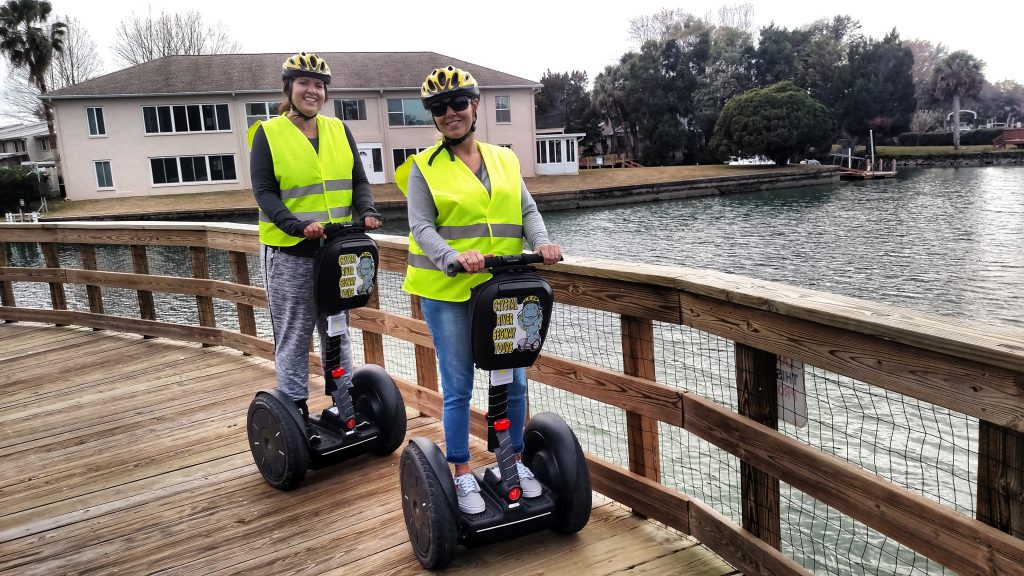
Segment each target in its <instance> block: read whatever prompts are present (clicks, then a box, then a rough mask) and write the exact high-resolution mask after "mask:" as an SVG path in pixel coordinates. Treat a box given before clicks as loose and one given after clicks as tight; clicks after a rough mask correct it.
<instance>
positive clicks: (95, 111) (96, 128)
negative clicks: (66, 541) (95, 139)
mask: <svg viewBox="0 0 1024 576" xmlns="http://www.w3.org/2000/svg"><path fill="white" fill-rule="evenodd" d="M85 115H86V116H87V117H88V118H89V136H106V134H107V126H106V124H104V123H103V108H86V109H85Z"/></svg>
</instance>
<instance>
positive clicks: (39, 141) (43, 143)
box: [36, 136, 50, 152]
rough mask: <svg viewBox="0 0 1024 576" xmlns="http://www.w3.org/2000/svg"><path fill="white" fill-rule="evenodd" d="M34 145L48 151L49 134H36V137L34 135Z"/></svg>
mask: <svg viewBox="0 0 1024 576" xmlns="http://www.w3.org/2000/svg"><path fill="white" fill-rule="evenodd" d="M36 147H38V148H39V149H40V150H42V151H43V152H46V151H48V150H49V149H50V137H49V136H38V137H36Z"/></svg>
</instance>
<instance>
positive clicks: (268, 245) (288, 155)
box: [249, 52, 382, 442]
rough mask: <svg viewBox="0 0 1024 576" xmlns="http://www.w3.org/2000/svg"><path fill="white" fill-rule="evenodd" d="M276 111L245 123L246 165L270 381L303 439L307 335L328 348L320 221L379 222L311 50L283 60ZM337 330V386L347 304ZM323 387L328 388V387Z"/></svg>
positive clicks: (348, 362) (321, 65)
mask: <svg viewBox="0 0 1024 576" xmlns="http://www.w3.org/2000/svg"><path fill="white" fill-rule="evenodd" d="M281 76H282V78H283V80H284V97H283V99H282V102H281V105H280V107H279V113H280V116H277V117H276V118H272V119H270V120H267V121H266V122H257V123H256V124H255V125H253V126H252V127H251V128H250V129H249V145H250V148H251V155H250V172H251V175H252V188H253V194H254V195H255V197H256V203H257V205H259V208H260V210H259V230H260V242H261V243H262V244H263V246H262V247H261V250H260V257H261V262H262V267H263V279H264V285H265V286H266V289H267V302H268V305H269V307H270V320H271V326H272V328H273V331H274V345H275V350H274V360H275V364H276V368H277V386H278V389H280V390H281V392H282V393H284V394H285V395H287V396H288V397H289V398H291V399H292V400H293V401H294V402H295V404H296V406H297V407H298V409H299V411H300V412H301V413H302V415H303V417H304V418H305V419H306V422H307V433H308V434H309V437H310V438H309V439H310V441H311V442H317V441H319V437H318V436H317V435H316V433H315V432H314V431H313V429H312V428H311V427H310V426H309V425H308V422H309V408H308V407H307V405H306V398H307V397H308V395H309V361H308V359H307V355H308V354H309V341H310V338H312V336H313V328H314V326H315V327H316V329H317V331H318V332H319V333H320V352H321V359H322V360H324V362H323V365H324V366H331V365H335V366H336V365H338V363H334V362H331V363H329V362H328V361H327V359H324V358H323V354H324V351H325V350H327V349H328V347H327V346H326V340H327V317H326V315H325V314H323V313H321V312H320V311H319V310H317V309H316V304H315V302H316V300H315V293H316V285H315V279H316V272H315V270H314V266H313V263H314V257H315V256H316V253H317V250H318V249H319V247H320V245H321V242H322V239H323V238H324V224H327V223H329V222H347V221H350V220H353V219H356V220H357V221H361V222H362V223H363V225H364V226H365V227H366V228H367V229H374V228H379V227H380V225H381V223H382V222H381V217H380V214H379V213H378V212H377V210H376V208H374V205H373V196H372V194H371V192H370V184H369V181H368V180H367V179H366V174H365V172H364V171H363V165H362V162H360V161H359V160H358V159H357V157H356V155H355V152H356V151H357V150H358V148H357V147H356V142H355V139H354V138H353V137H352V133H351V132H349V130H348V127H347V126H345V125H344V124H342V122H341V120H339V119H337V118H330V117H326V116H322V115H320V114H319V112H320V109H321V108H322V107H323V105H324V104H325V103H326V101H327V85H328V84H330V82H331V69H330V67H329V66H327V63H326V62H324V61H323V59H321V58H320V57H319V56H317V55H316V54H313V53H306V52H300V53H298V54H295V55H294V56H291V57H289V58H288V59H287V60H285V62H284V65H283V66H282V73H281ZM344 318H345V325H344V327H343V330H341V342H340V346H339V348H340V351H339V352H337V353H339V354H340V356H341V357H340V365H341V366H342V367H343V368H344V369H345V375H344V376H342V377H341V379H340V382H338V384H339V385H341V386H348V385H349V383H350V382H351V378H352V376H351V374H352V347H351V342H350V341H349V336H348V325H347V324H348V312H347V311H346V312H345V313H344ZM330 392H331V391H330V390H328V391H327V393H330Z"/></svg>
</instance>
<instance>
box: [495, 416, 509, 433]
mask: <svg viewBox="0 0 1024 576" xmlns="http://www.w3.org/2000/svg"><path fill="white" fill-rule="evenodd" d="M511 425H512V423H511V422H509V421H508V418H502V419H501V420H498V421H496V422H495V423H494V429H495V430H497V431H498V432H504V431H505V430H508V427H509V426H511Z"/></svg>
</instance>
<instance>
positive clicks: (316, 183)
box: [249, 114, 355, 246]
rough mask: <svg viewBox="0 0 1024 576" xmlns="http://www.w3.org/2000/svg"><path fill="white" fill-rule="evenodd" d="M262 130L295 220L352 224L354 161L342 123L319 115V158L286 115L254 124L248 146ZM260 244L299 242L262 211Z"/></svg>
mask: <svg viewBox="0 0 1024 576" xmlns="http://www.w3.org/2000/svg"><path fill="white" fill-rule="evenodd" d="M260 126H263V133H264V134H266V136H267V143H268V144H269V145H270V153H271V156H272V157H273V159H274V175H275V176H277V181H278V183H279V184H280V187H281V200H282V202H284V206H285V208H287V209H288V210H289V211H290V212H291V213H292V214H294V215H295V217H296V218H298V219H299V220H303V221H306V220H316V221H317V222H320V223H323V224H326V223H328V222H347V221H349V220H351V219H352V166H353V164H354V162H355V157H354V156H353V154H352V148H351V147H350V146H349V145H348V138H347V137H346V136H345V126H344V125H343V124H342V123H341V120H339V119H337V118H330V117H327V116H323V115H321V114H317V116H316V126H317V131H318V133H319V135H318V139H319V153H317V151H315V150H313V147H312V145H310V142H309V138H307V137H306V135H305V134H303V133H302V132H301V131H300V130H299V129H298V128H297V127H296V126H295V124H293V123H292V121H291V120H289V119H288V118H287V117H286V116H283V115H282V116H278V117H276V118H271V119H270V120H267V121H266V122H256V123H255V124H253V125H252V127H251V128H249V146H250V147H251V146H252V139H253V136H254V135H255V134H256V129H257V128H259V127H260ZM259 230H260V242H262V243H264V244H266V245H268V246H294V245H296V244H298V243H299V242H301V241H302V238H301V237H296V236H290V235H288V234H286V233H285V232H284V231H283V230H281V229H280V228H278V227H277V226H276V225H275V224H274V223H273V222H271V220H270V218H269V217H267V216H266V215H265V214H264V213H263V211H262V210H260V219H259Z"/></svg>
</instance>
